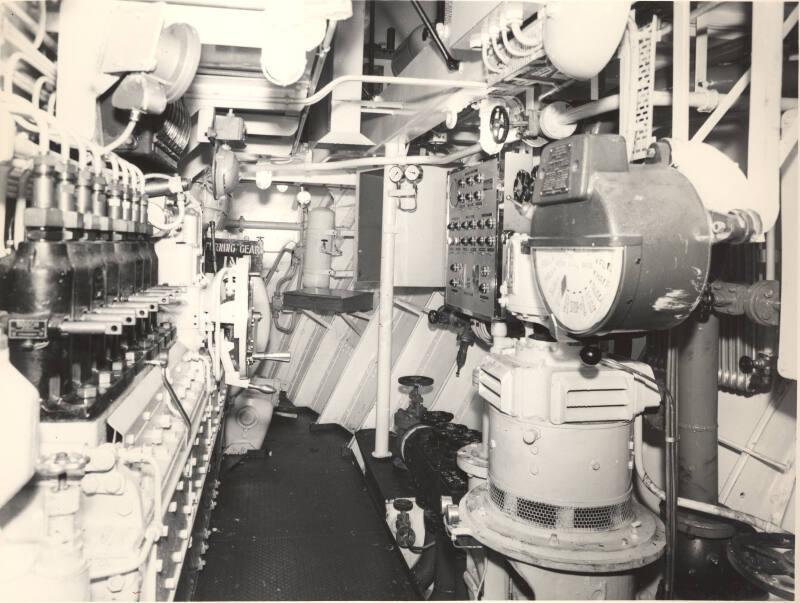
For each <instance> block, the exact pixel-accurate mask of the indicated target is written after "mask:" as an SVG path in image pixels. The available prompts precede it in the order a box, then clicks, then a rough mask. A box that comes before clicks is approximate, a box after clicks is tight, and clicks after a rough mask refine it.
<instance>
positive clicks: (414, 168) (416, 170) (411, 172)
mask: <svg viewBox="0 0 800 603" xmlns="http://www.w3.org/2000/svg"><path fill="white" fill-rule="evenodd" d="M405 177H406V180H408V181H409V182H416V181H417V180H419V179H420V178H421V177H422V168H420V167H419V166H418V165H413V164H412V165H409V166H406V171H405Z"/></svg>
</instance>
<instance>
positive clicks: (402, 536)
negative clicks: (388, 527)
mask: <svg viewBox="0 0 800 603" xmlns="http://www.w3.org/2000/svg"><path fill="white" fill-rule="evenodd" d="M393 506H394V508H395V510H397V511H398V515H397V519H396V520H395V527H396V528H397V534H396V537H397V544H398V546H400V547H402V548H409V547H412V546H414V542H415V541H416V540H417V535H416V533H415V532H414V529H413V528H412V527H411V516H410V515H409V514H408V512H409V511H411V509H413V508H414V503H413V502H411V501H410V500H408V499H407V498H398V499H395V501H394V504H393Z"/></svg>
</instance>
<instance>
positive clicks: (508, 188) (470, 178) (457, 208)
mask: <svg viewBox="0 0 800 603" xmlns="http://www.w3.org/2000/svg"><path fill="white" fill-rule="evenodd" d="M532 168H533V157H532V156H531V155H528V154H527V153H506V154H504V155H503V156H502V157H500V158H497V157H494V158H492V159H490V160H488V161H485V162H482V163H479V164H477V165H473V166H469V167H465V168H462V169H459V170H456V171H453V172H451V173H450V174H449V182H448V220H447V231H448V232H447V289H446V291H445V304H446V305H448V306H450V307H451V308H454V309H456V310H458V311H459V312H462V313H463V314H466V315H468V316H471V317H473V318H476V319H479V320H491V319H492V318H496V317H500V316H502V312H503V310H502V309H501V307H500V305H499V304H498V293H497V291H498V287H499V284H500V283H501V282H502V274H501V266H502V246H503V234H504V232H508V231H514V232H525V233H527V232H528V231H529V230H530V219H529V218H527V217H526V212H525V207H524V204H523V203H520V202H519V201H518V200H515V197H514V182H515V180H517V178H518V175H519V174H520V173H522V174H525V179H526V180H530V179H532V176H531V170H532Z"/></svg>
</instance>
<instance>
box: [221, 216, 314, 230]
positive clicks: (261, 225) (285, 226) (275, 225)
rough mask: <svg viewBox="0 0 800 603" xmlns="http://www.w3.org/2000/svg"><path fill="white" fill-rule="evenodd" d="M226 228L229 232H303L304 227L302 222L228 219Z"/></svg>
mask: <svg viewBox="0 0 800 603" xmlns="http://www.w3.org/2000/svg"><path fill="white" fill-rule="evenodd" d="M225 228H226V229H227V230H245V229H252V230H297V231H299V230H303V225H302V224H301V223H300V222H275V221H270V220H245V219H244V218H241V217H240V218H239V219H238V220H230V219H228V221H227V223H226V225H225Z"/></svg>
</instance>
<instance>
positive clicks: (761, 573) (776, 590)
mask: <svg viewBox="0 0 800 603" xmlns="http://www.w3.org/2000/svg"><path fill="white" fill-rule="evenodd" d="M727 550H728V560H729V561H730V562H731V565H732V566H733V567H734V568H735V569H736V571H738V572H739V573H740V574H741V575H742V576H744V577H745V579H747V580H748V581H749V582H751V583H753V584H755V585H756V586H758V587H759V588H763V589H764V590H766V591H768V592H770V593H772V594H774V595H777V596H779V597H782V598H784V599H789V600H794V534H766V533H762V534H739V535H738V536H734V537H733V538H732V539H731V541H730V542H729V543H728V546H727Z"/></svg>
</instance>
